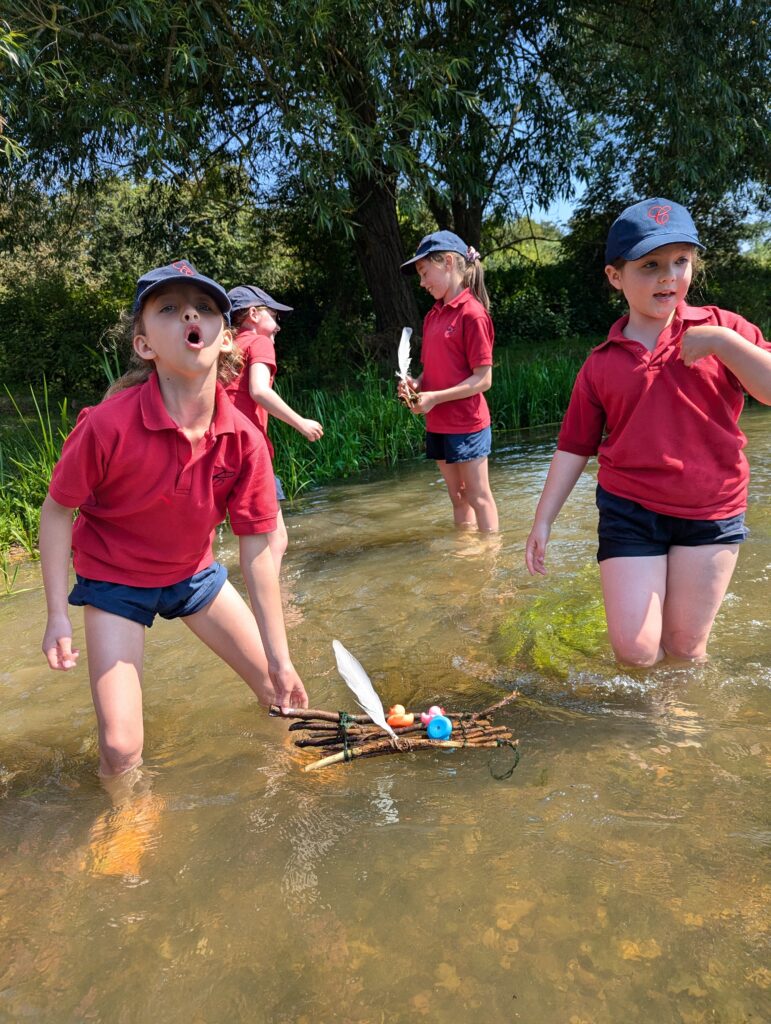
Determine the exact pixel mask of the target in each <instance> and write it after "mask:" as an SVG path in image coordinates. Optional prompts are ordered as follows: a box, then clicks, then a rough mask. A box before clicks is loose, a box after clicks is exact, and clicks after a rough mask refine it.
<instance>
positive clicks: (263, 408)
mask: <svg viewBox="0 0 771 1024" xmlns="http://www.w3.org/2000/svg"><path fill="white" fill-rule="evenodd" d="M228 298H229V299H230V304H231V313H230V322H231V324H232V325H233V327H234V328H235V330H236V337H235V343H236V345H237V347H238V351H239V353H240V355H241V359H242V362H243V367H242V369H241V372H240V373H239V374H238V376H237V377H235V378H234V379H233V380H232V381H231V382H230V383H229V384H228V385H227V387H226V389H225V390H226V391H227V394H228V397H229V398H230V400H231V402H233V404H234V405H235V407H236V408H237V409H240V410H241V412H242V413H244V415H245V416H246V417H247V418H248V419H250V420H251V421H252V423H254V424H255V426H256V427H257V428H258V429H259V430H260V431H261V432H262V433H263V435H264V437H265V441H266V443H267V445H268V451H269V452H270V457H271V459H272V458H273V454H274V453H273V445H272V444H271V442H270V438H269V437H268V415H270V416H275V417H276V418H277V419H280V420H282V421H283V422H284V423H288V424H289V426H290V427H294V429H295V430H297V431H298V432H299V433H300V434H302V436H303V437H304V438H305V439H306V440H307V441H318V440H319V439H320V438H321V437H323V435H324V428H323V427H322V425H321V424H320V423H319V422H317V421H316V420H310V419H306V418H305V417H304V416H301V415H300V414H299V413H298V412H295V410H294V409H293V408H292V407H291V406H290V405H289V404H288V403H287V402H285V401H284V399H283V398H282V397H281V396H280V395H278V394H276V392H275V391H274V390H273V381H274V380H275V377H276V370H277V362H276V345H275V341H276V335H277V334H278V332H279V331H280V330H281V328H280V327H279V323H278V321H279V317H280V316H281V315H282V314H287V313H291V312H292V307H291V306H285V305H284V304H283V303H281V302H276V300H275V299H273V298H271V296H270V295H268V293H267V292H266V291H263V290H262V288H258V287H257V286H256V285H251V284H244V285H239V286H238V287H237V288H231V290H230V291H229V292H228ZM275 484H276V499H277V500H278V501H279V502H280V501H283V500H284V498H285V497H286V495H285V494H284V488H283V486H282V484H281V480H280V478H279V477H277V476H276V477H275ZM268 544H269V545H270V550H271V554H272V555H273V560H274V562H275V563H276V572H280V571H281V561H282V559H283V557H284V552H285V551H286V546H287V533H286V526H285V525H284V517H283V515H282V514H281V506H280V505H279V508H278V517H277V519H276V529H275V530H273V531H272V532H271V533H269V534H268Z"/></svg>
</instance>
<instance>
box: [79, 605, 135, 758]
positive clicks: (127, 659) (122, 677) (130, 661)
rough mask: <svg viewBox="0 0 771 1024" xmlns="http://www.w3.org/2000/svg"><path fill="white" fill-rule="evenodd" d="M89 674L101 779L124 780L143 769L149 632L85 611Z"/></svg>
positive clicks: (99, 612) (89, 608)
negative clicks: (144, 671)
mask: <svg viewBox="0 0 771 1024" xmlns="http://www.w3.org/2000/svg"><path fill="white" fill-rule="evenodd" d="M83 621H84V625H85V631H86V646H87V648H88V673H89V677H90V679H91V696H92V699H93V701H94V710H95V711H96V720H97V726H98V730H99V773H100V775H102V776H103V777H104V778H108V777H110V776H115V775H121V774H123V773H124V772H129V771H131V769H132V768H136V767H137V766H138V765H139V764H141V763H142V745H143V743H144V728H143V724H142V659H143V656H144V647H145V627H144V626H142V625H141V624H140V623H138V622H132V621H131V620H130V619H124V618H122V617H121V616H120V615H113V614H111V613H110V612H105V611H102V610H101V609H100V608H94V607H92V606H91V605H86V607H85V608H84V616H83Z"/></svg>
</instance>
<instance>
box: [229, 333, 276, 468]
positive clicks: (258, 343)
mask: <svg viewBox="0 0 771 1024" xmlns="http://www.w3.org/2000/svg"><path fill="white" fill-rule="evenodd" d="M236 344H237V345H238V348H239V349H240V352H241V355H242V357H243V360H244V368H243V370H242V371H241V373H239V375H238V377H236V379H235V380H234V381H231V382H230V384H228V385H227V387H226V388H225V390H226V391H227V393H228V398H229V399H230V401H231V402H232V403H233V405H234V406H235V407H236V409H240V410H241V412H242V413H243V414H244V416H246V417H247V419H250V420H251V421H252V423H254V424H256V425H257V426H258V427H259V428H260V430H261V431H262V433H263V435H264V437H265V440H266V441H267V443H268V451H269V452H270V457H271V459H272V458H273V445H272V444H271V443H270V438H269V437H268V410H267V409H263V407H262V406H261V405H257V403H256V402H255V400H254V399H253V398H252V396H251V395H250V394H249V370H250V368H251V367H252V366H253V365H254V363H265V365H266V366H267V367H268V369H269V370H270V386H271V387H273V381H274V379H275V377H276V347H275V345H274V344H273V342H272V341H271V339H270V338H266V337H265V335H264V334H257V332H256V331H254V330H252V329H251V328H250V327H246V328H244V329H243V330H240V331H239V332H238V334H237V335H236Z"/></svg>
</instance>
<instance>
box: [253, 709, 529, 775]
mask: <svg viewBox="0 0 771 1024" xmlns="http://www.w3.org/2000/svg"><path fill="white" fill-rule="evenodd" d="M518 696H519V694H518V693H517V691H516V690H515V691H514V692H513V693H510V694H507V696H506V697H504V698H503V700H499V701H498V702H497V703H495V704H492V705H491V706H490V707H488V708H485V709H484V710H483V711H471V712H468V711H466V712H457V713H454V712H446V713H445V715H446V717H447V718H449V719H450V721H451V722H452V738H451V739H446V740H432V739H429V737H428V734H427V732H426V727H425V726H424V725H423V724H422V723H421V722H420V719H419V717H418V716H416V720H415V723H414V724H413V725H408V726H404V727H403V728H395V729H394V733H395V737H396V738H395V739H393V738H392V737H390V736H388V735H386V734H385V733H384V732H383V730H382V728H381V727H380V726H378V725H376V724H375V723H374V722H373V721H372V719H371V718H370V717H369V715H365V714H356V715H349V714H348V713H347V712H345V711H324V710H322V709H320V708H318V709H316V708H293V709H292V710H289V711H281V709H280V708H278V707H276V706H273V707H271V709H270V714H271V715H273V716H276V717H281V718H291V719H294V721H293V722H292V723H291V725H290V726H289V732H291V733H295V734H297V735H296V738H295V739H294V745H295V746H296V747H298V748H300V749H303V750H308V751H309V752H310V751H313V752H314V753H317V754H323V755H324V756H322V757H321V758H320V759H319V760H316V761H311V762H310V763H309V764H306V765H305V766H304V767H303V771H305V772H312V771H316V770H317V769H319V768H327V767H329V766H331V765H335V764H343V763H345V762H347V761H353V760H354V758H359V757H379V756H381V755H387V754H405V753H408V752H410V751H415V750H432V749H436V748H439V749H443V750H457V749H462V748H464V747H466V748H472V749H474V750H494V749H495V748H496V747H504V746H506V747H511V748H513V749H514V751H515V752H516V751H517V744H518V743H519V740H515V739H512V735H511V732H510V730H509V729H508V728H507V727H506V726H504V725H493V723H492V721H491V716H492V715H493V714H494V713H495V712H496V711H498V710H500V709H501V708H503V707H505V706H506V705H507V704H510V703H511V702H512V701H513V700H515V699H516V698H517V697H518ZM517 760H518V757H517ZM515 764H516V762H515Z"/></svg>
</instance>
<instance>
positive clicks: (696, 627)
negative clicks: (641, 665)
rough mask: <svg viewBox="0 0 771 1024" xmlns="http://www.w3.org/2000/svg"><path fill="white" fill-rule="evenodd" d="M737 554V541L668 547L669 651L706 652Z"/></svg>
mask: <svg viewBox="0 0 771 1024" xmlns="http://www.w3.org/2000/svg"><path fill="white" fill-rule="evenodd" d="M738 557H739V545H738V544H705V545H703V546H701V547H693V548H690V547H673V548H670V549H669V556H668V559H667V594H666V601H665V602H664V621H663V628H662V643H663V645H664V649H665V650H666V652H667V654H670V655H672V657H675V658H688V659H698V658H703V657H704V656H705V654H706V653H707V641H708V640H709V634H710V632H711V630H712V624H713V623H714V621H715V616H716V615H717V613H718V611H719V609H720V605H721V604H722V602H723V598H724V597H725V592H726V590H727V589H728V584H729V583H730V582H731V576H732V575H733V571H734V569H735V568H736V560H737V558H738Z"/></svg>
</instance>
